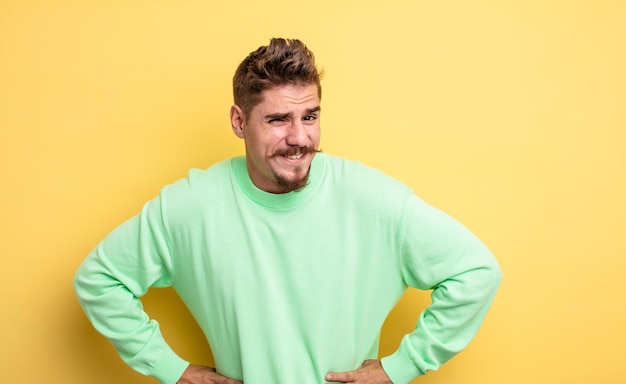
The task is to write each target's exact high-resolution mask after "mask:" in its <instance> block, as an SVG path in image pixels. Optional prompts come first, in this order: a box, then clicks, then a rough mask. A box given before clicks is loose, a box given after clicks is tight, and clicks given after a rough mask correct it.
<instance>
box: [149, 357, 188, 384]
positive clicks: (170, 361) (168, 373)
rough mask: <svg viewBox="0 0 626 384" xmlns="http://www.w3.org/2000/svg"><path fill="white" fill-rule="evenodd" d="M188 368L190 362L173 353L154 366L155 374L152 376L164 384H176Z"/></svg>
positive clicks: (152, 373)
mask: <svg viewBox="0 0 626 384" xmlns="http://www.w3.org/2000/svg"><path fill="white" fill-rule="evenodd" d="M188 366H189V362H187V361H185V360H184V359H182V358H181V357H180V356H178V355H177V354H175V353H173V352H172V355H170V356H166V357H164V358H163V359H161V360H160V361H158V362H156V363H155V364H154V367H153V372H151V374H150V375H151V376H153V377H154V378H156V379H157V380H159V382H160V383H162V384H176V382H178V380H179V379H180V377H181V376H182V375H183V372H185V369H187V367H188Z"/></svg>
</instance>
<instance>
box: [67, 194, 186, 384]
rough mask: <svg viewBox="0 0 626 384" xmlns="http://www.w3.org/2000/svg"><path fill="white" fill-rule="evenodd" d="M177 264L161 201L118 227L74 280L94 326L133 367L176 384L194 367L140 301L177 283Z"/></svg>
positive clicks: (157, 200) (167, 382) (86, 261)
mask: <svg viewBox="0 0 626 384" xmlns="http://www.w3.org/2000/svg"><path fill="white" fill-rule="evenodd" d="M171 279H172V262H171V255H170V253H169V250H168V245H167V240H166V235H165V230H164V228H163V223H162V219H161V207H160V199H159V198H157V199H155V200H153V201H151V202H149V203H147V204H146V205H145V206H144V209H143V210H142V212H141V213H140V214H139V215H137V216H135V217H134V218H132V219H130V220H129V221H127V222H126V223H124V224H122V225H121V226H119V227H118V228H117V229H115V230H114V231H113V232H112V233H111V234H110V235H109V236H107V237H106V238H105V239H104V240H103V241H102V242H101V243H100V244H99V245H98V246H97V247H96V248H95V249H94V250H93V251H92V252H91V253H90V254H89V256H88V257H87V258H86V259H85V260H84V261H83V263H82V265H81V266H80V267H79V269H78V271H77V272H76V275H75V278H74V285H75V290H76V294H77V295H78V298H79V301H80V303H81V305H82V306H83V309H84V310H85V313H86V314H87V316H88V317H89V319H90V321H91V322H92V323H93V325H94V327H95V328H96V329H97V330H98V331H99V332H100V333H102V334H103V335H104V336H105V337H107V338H108V339H109V341H110V342H111V343H112V344H113V346H114V347H115V349H116V350H117V352H118V353H119V355H120V356H121V358H122V359H123V360H124V361H125V362H126V363H127V364H128V365H130V366H131V367H132V368H134V369H135V370H137V371H138V372H140V373H143V374H145V375H150V376H153V377H155V378H157V379H158V380H159V381H160V382H161V383H166V384H173V383H176V381H177V380H178V379H179V378H180V376H181V375H182V373H183V371H184V370H185V369H186V368H187V366H188V365H189V363H187V362H186V361H184V360H183V359H182V358H180V357H179V356H178V355H176V353H175V352H174V351H173V350H172V349H171V348H170V347H169V346H168V344H167V343H166V342H165V340H164V339H163V336H162V334H161V332H160V330H159V326H158V323H157V322H156V321H154V320H150V319H149V318H148V316H147V314H146V313H145V312H144V310H143V307H142V304H141V301H140V299H139V298H140V297H141V296H143V295H144V294H145V293H146V292H147V291H148V289H149V288H150V287H164V286H168V285H170V284H171Z"/></svg>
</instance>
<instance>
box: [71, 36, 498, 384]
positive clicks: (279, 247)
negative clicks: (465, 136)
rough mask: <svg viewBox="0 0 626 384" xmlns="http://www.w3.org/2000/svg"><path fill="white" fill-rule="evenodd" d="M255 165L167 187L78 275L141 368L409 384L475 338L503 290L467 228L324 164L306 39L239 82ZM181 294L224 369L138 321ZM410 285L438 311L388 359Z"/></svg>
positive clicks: (374, 180) (107, 328) (376, 178)
mask: <svg viewBox="0 0 626 384" xmlns="http://www.w3.org/2000/svg"><path fill="white" fill-rule="evenodd" d="M233 83H234V98H235V105H233V107H232V108H231V111H230V118H231V123H232V128H233V132H234V133H235V135H236V136H237V137H239V138H241V139H243V140H244V143H245V148H246V155H245V157H236V158H232V159H227V160H224V161H222V162H220V163H218V164H215V165H213V166H212V167H210V168H209V169H207V170H203V171H201V170H192V171H190V172H189V175H188V177H187V178H185V179H183V180H180V181H178V182H176V183H174V184H172V185H169V186H167V187H165V188H164V189H163V190H162V191H161V193H160V194H159V196H157V197H156V198H155V199H154V200H152V201H150V202H148V203H147V204H146V205H145V206H144V208H143V210H142V211H141V212H140V213H139V214H138V215H137V216H135V217H134V218H132V219H131V220H129V221H128V222H126V223H124V224H122V225H121V226H120V227H118V228H117V229H116V230H115V231H113V232H112V233H111V234H110V235H109V236H107V237H106V238H105V239H104V240H103V241H102V243H101V244H99V245H98V246H97V247H96V248H95V249H94V251H92V253H91V254H90V255H89V256H88V257H87V259H86V260H85V261H84V262H83V264H82V265H81V267H80V268H79V270H78V272H77V274H76V277H75V286H76V292H77V294H78V297H79V299H80V301H81V304H82V305H83V307H84V309H85V311H86V313H87V315H88V316H89V318H90V320H91V321H92V322H93V324H94V326H95V327H96V328H97V329H98V330H99V331H100V332H101V333H102V334H104V335H105V336H106V337H107V338H109V340H110V341H111V342H112V343H113V345H114V346H115V348H116V349H117V351H118V352H119V354H120V355H121V357H122V358H123V359H124V360H125V361H126V362H127V363H128V364H129V365H130V366H131V367H133V368H134V369H136V370H137V371H139V372H142V373H144V374H146V375H151V376H154V377H155V378H157V379H158V380H159V381H160V382H162V383H166V384H172V383H180V384H183V383H189V384H195V383H226V384H234V383H241V382H245V383H247V384H270V383H289V384H291V383H299V384H302V383H304V384H308V383H310V384H319V383H324V382H343V383H358V384H366V383H396V384H398V383H408V382H409V381H411V380H412V379H414V378H415V377H418V376H420V375H424V374H426V373H427V371H429V370H434V369H437V368H438V367H439V366H440V365H441V364H442V363H444V362H445V361H447V360H448V359H450V358H451V357H452V356H454V355H455V354H456V353H458V352H459V351H461V350H462V349H463V348H464V347H465V346H466V345H467V344H468V343H469V342H470V340H471V339H472V337H473V336H474V334H475V333H476V331H477V330H478V327H479V325H480V323H481V322H482V319H483V318H484V316H485V314H486V312H487V310H488V307H489V305H490V303H491V300H492V299H493V296H494V294H495V292H496V289H497V287H498V285H499V282H500V279H501V273H500V269H499V267H498V264H497V262H496V261H495V259H494V258H493V256H492V255H491V253H490V252H489V251H488V250H487V248H486V247H485V246H484V245H483V244H482V243H481V242H480V241H479V240H478V239H477V238H476V237H475V236H474V235H472V234H471V233H470V232H469V231H468V230H467V229H465V228H464V227H463V226H462V225H461V224H459V223H458V222H457V221H455V220H454V219H452V218H450V217H449V216H447V215H445V214H444V213H442V212H441V211H439V210H437V209H435V208H433V207H431V206H429V205H428V204H426V203H425V202H423V201H422V200H420V199H419V198H418V197H416V196H415V195H413V194H412V192H411V191H410V190H409V189H408V188H407V187H405V186H404V185H402V184H401V183H399V182H397V181H395V180H393V179H391V178H389V177H388V176H386V175H384V174H383V173H381V172H379V171H376V170H373V169H371V168H368V167H365V166H363V165H361V164H359V163H356V162H350V161H347V160H344V159H340V158H337V157H333V156H330V155H326V154H321V153H318V145H319V142H320V124H319V121H320V96H321V87H320V75H319V73H318V71H317V69H316V67H315V62H314V58H313V54H312V53H311V52H310V51H309V50H308V49H307V48H306V47H305V46H304V44H302V43H301V42H300V41H298V40H284V39H272V40H271V42H270V44H269V45H268V46H264V47H261V48H259V49H258V50H257V51H255V52H252V53H251V54H250V55H249V56H248V57H247V58H246V59H245V60H244V61H243V62H242V63H241V64H240V66H239V67H238V69H237V71H236V73H235V77H234V81H233ZM164 286H173V287H174V288H175V289H176V291H177V292H178V294H179V295H180V296H181V298H182V299H183V301H184V302H185V304H186V305H187V306H188V308H189V310H190V311H191V313H192V314H193V316H194V317H195V319H196V321H197V322H198V324H199V325H200V327H201V328H202V330H203V331H204V333H205V334H206V336H207V339H208V340H209V342H210V345H211V348H212V350H213V353H214V357H215V363H216V368H215V369H213V368H208V367H202V366H198V365H193V364H190V363H188V362H187V361H185V360H184V359H182V358H181V357H179V356H178V355H176V353H175V352H174V351H172V349H171V348H170V347H169V346H168V344H167V343H166V341H165V340H164V339H163V337H162V335H161V333H160V332H159V329H158V325H157V323H156V322H154V321H151V320H150V319H149V318H148V316H147V314H146V313H144V311H143V309H142V307H141V304H140V301H139V298H140V297H141V296H143V295H144V294H145V293H146V292H147V290H148V289H149V288H150V287H164ZM408 287H415V288H418V289H432V290H433V293H432V303H431V304H430V305H429V306H428V307H427V308H426V309H425V310H424V312H423V313H422V314H421V315H420V317H419V319H416V320H418V321H417V326H416V328H415V330H414V331H413V332H411V333H410V334H408V335H406V336H405V337H404V339H403V340H402V342H401V344H400V346H399V347H398V349H397V351H396V352H395V353H393V354H392V355H390V356H386V357H383V358H382V359H381V360H378V358H377V353H378V342H379V334H380V329H381V326H382V325H383V322H384V320H385V318H386V317H387V315H388V313H389V312H390V311H391V310H392V308H393V307H394V305H395V304H396V302H397V301H398V300H399V299H400V297H401V296H402V294H403V293H404V291H405V290H406V289H407V288H408Z"/></svg>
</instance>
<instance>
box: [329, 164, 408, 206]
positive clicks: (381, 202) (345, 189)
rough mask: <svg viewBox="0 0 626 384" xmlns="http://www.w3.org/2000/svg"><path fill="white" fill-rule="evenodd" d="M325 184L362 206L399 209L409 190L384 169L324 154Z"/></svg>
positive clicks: (346, 198)
mask: <svg viewBox="0 0 626 384" xmlns="http://www.w3.org/2000/svg"><path fill="white" fill-rule="evenodd" d="M324 157H325V164H326V166H325V168H326V172H325V181H326V183H325V187H326V188H332V194H333V196H334V197H335V198H343V199H345V200H346V201H347V202H350V204H356V205H357V206H360V207H361V208H363V209H368V210H369V209H374V208H376V207H378V208H379V209H383V210H388V211H390V212H391V211H398V210H401V209H402V208H401V207H402V205H403V204H404V203H405V201H406V199H407V198H408V197H409V196H411V195H412V194H413V191H412V190H411V189H410V188H409V187H408V186H406V185H405V184H404V183H402V182H401V181H399V180H397V179H395V178H393V177H391V176H389V175H388V174H386V173H385V172H383V171H381V170H379V169H376V168H373V167H371V166H368V165H365V164H363V163H361V162H359V161H354V160H349V159H345V158H340V157H336V156H332V155H325V156H324Z"/></svg>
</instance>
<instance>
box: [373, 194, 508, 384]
mask: <svg viewBox="0 0 626 384" xmlns="http://www.w3.org/2000/svg"><path fill="white" fill-rule="evenodd" d="M404 222H405V225H404V228H405V230H404V234H403V240H402V241H401V244H402V249H400V264H401V266H402V269H403V277H404V280H405V281H406V283H407V284H408V285H410V286H412V287H416V288H419V289H432V290H433V292H432V295H431V297H432V303H431V304H430V305H429V306H428V307H427V308H426V309H425V310H424V312H422V314H421V315H420V317H419V320H418V323H417V326H416V328H415V330H414V331H413V332H411V333H410V334H408V335H405V337H404V338H403V340H402V342H401V344H400V347H399V348H398V350H397V351H396V352H395V353H393V354H392V355H390V356H387V357H385V358H383V359H382V366H383V368H384V370H385V372H387V374H388V375H389V377H390V378H391V380H392V382H393V383H396V384H401V383H408V382H410V381H411V380H412V379H414V378H415V377H418V376H421V375H424V374H426V373H427V372H428V371H429V370H436V369H437V368H439V366H440V365H441V364H443V363H445V362H446V361H448V360H449V359H451V358H452V357H453V356H455V355H456V354H457V353H459V352H460V351H461V350H462V349H464V348H465V347H466V346H467V344H469V342H470V341H471V340H472V338H473V337H474V335H475V334H476V332H477V331H478V328H479V327H480V324H481V323H482V320H483V319H484V317H485V315H486V313H487V310H488V309H489V306H490V304H491V302H492V300H493V297H494V295H495V293H496V290H497V287H498V286H499V283H500V280H501V278H502V274H501V271H500V268H499V266H498V263H497V262H496V260H495V258H494V257H493V255H492V254H491V252H490V251H489V250H488V249H487V248H486V247H485V246H484V245H483V244H482V243H481V242H480V240H478V239H477V238H476V236H474V235H473V234H472V233H471V232H470V231H469V230H467V229H466V228H465V227H463V226H462V225H461V224H460V223H458V222H457V221H456V220H454V219H453V218H451V217H450V216H448V215H446V214H445V213H443V212H441V211H439V210H437V209H436V208H433V207H432V206H430V205H428V204H426V203H424V202H423V201H421V200H419V199H418V198H416V197H412V198H411V199H409V201H408V202H407V206H406V209H405V218H404Z"/></svg>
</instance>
